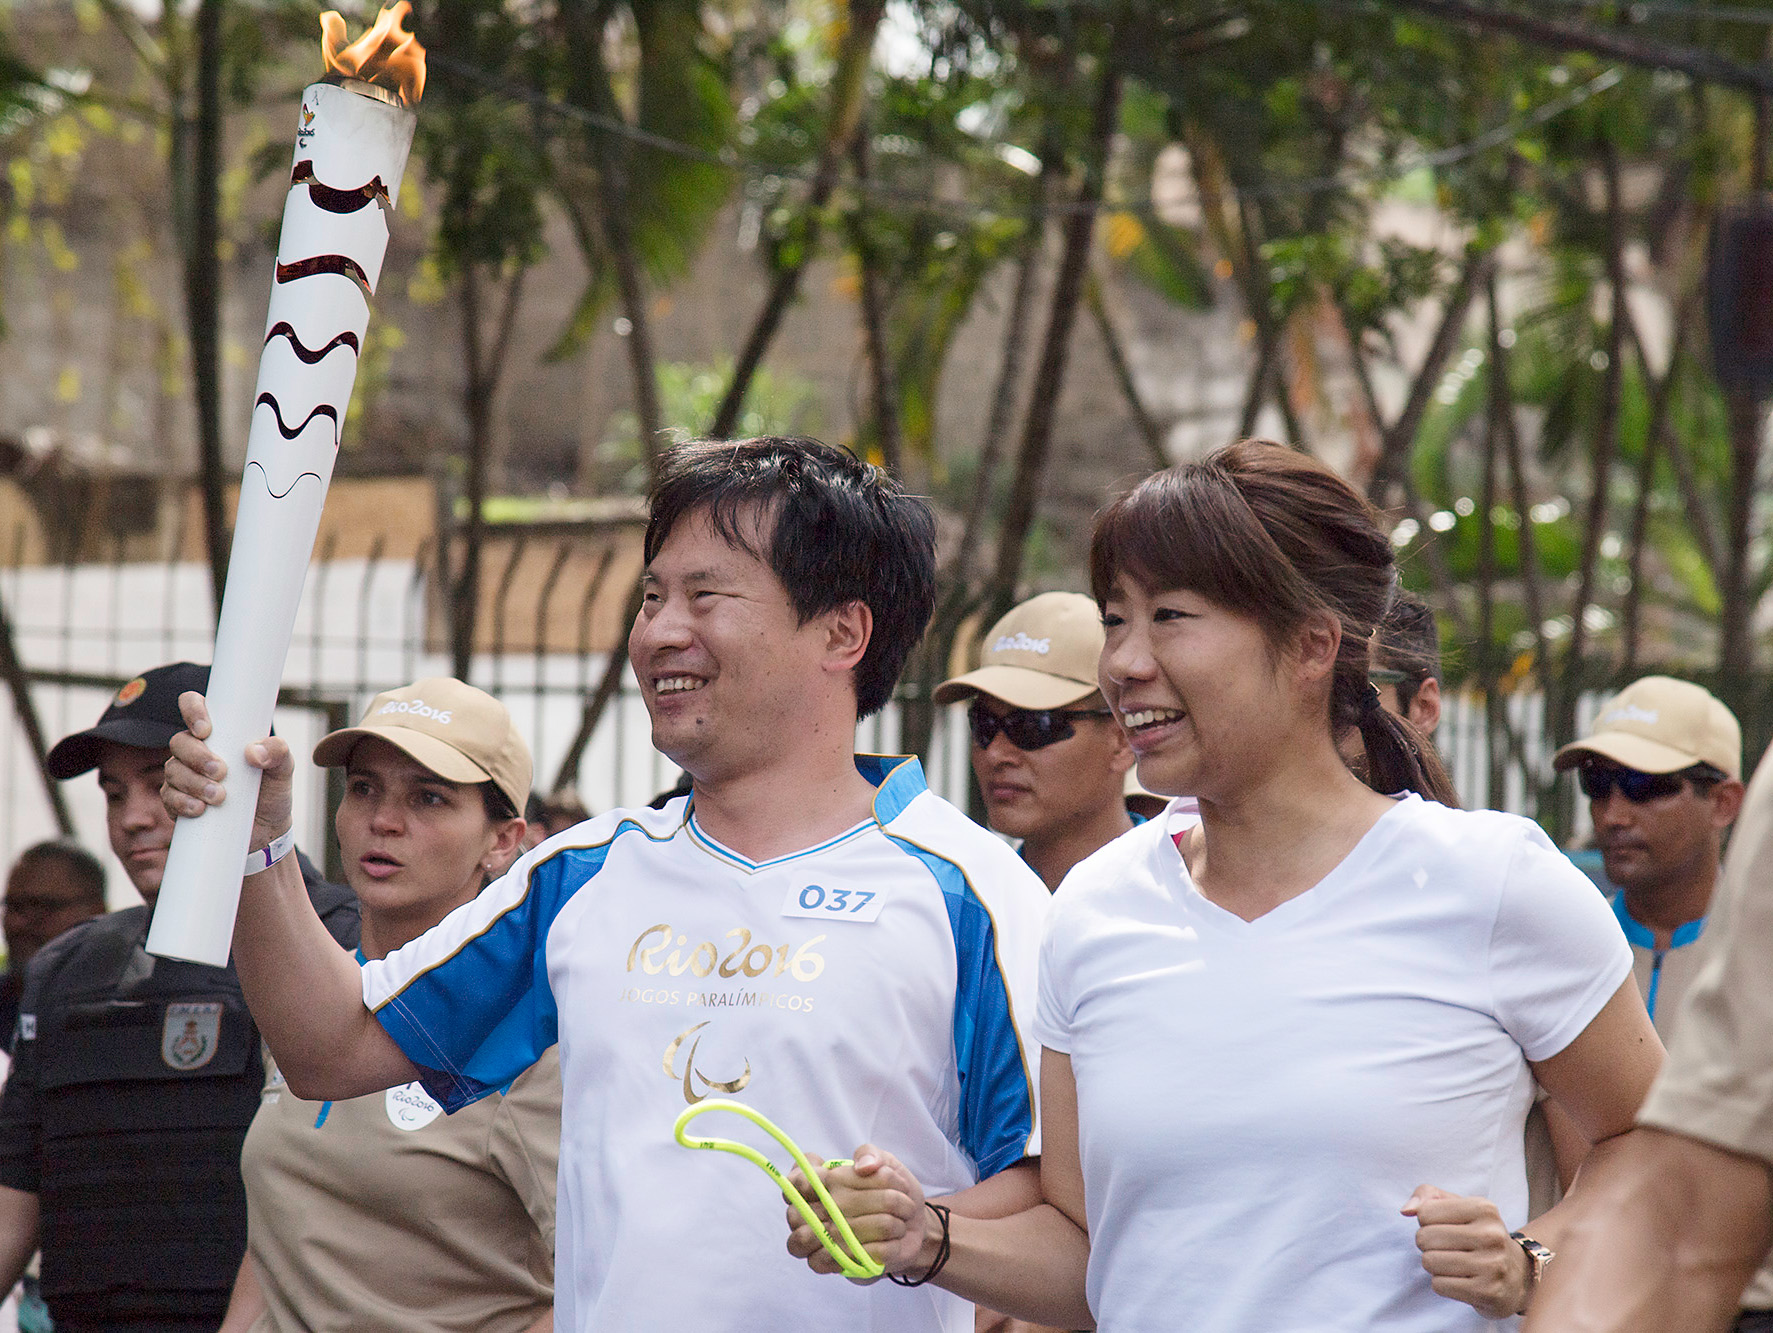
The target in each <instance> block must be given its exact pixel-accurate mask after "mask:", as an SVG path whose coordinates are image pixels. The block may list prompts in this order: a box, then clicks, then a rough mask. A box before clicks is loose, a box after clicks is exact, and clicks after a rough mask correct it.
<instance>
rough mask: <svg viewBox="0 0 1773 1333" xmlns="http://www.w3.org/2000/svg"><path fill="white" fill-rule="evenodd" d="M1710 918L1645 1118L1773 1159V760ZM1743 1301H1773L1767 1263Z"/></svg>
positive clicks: (1760, 776)
mask: <svg viewBox="0 0 1773 1333" xmlns="http://www.w3.org/2000/svg"><path fill="white" fill-rule="evenodd" d="M1707 920H1708V923H1709V924H1708V926H1707V929H1706V935H1705V946H1704V949H1703V951H1702V953H1701V955H1700V958H1699V962H1700V967H1699V971H1698V974H1697V975H1696V976H1695V977H1694V978H1693V981H1692V984H1691V986H1690V987H1689V988H1688V991H1687V994H1686V997H1685V1000H1684V1002H1683V1003H1682V1004H1681V1005H1680V1006H1679V1009H1678V1015H1679V1036H1678V1038H1677V1039H1676V1040H1675V1041H1674V1042H1673V1044H1672V1045H1670V1046H1669V1052H1668V1062H1667V1063H1666V1064H1665V1065H1664V1066H1663V1068H1662V1074H1661V1076H1660V1077H1659V1078H1658V1079H1657V1080H1656V1084H1655V1086H1654V1087H1653V1088H1651V1089H1650V1095H1649V1097H1648V1098H1646V1099H1645V1101H1644V1105H1643V1109H1642V1110H1641V1111H1639V1113H1638V1123H1640V1124H1644V1125H1652V1126H1655V1127H1656V1128H1657V1129H1665V1130H1669V1131H1671V1132H1673V1133H1676V1134H1685V1135H1687V1136H1688V1137H1689V1138H1695V1139H1701V1140H1703V1141H1705V1142H1707V1143H1714V1144H1717V1145H1718V1146H1719V1147H1721V1148H1727V1149H1729V1150H1730V1151H1732V1152H1738V1153H1744V1154H1746V1155H1748V1156H1750V1157H1759V1158H1761V1159H1762V1160H1763V1161H1766V1162H1769V1163H1773V964H1770V963H1769V958H1770V957H1773V951H1770V949H1773V763H1764V764H1762V765H1761V766H1760V768H1759V770H1758V771H1757V772H1756V773H1755V776H1754V780H1753V781H1752V782H1751V783H1750V784H1749V788H1748V798H1747V800H1746V801H1745V802H1744V804H1743V808H1742V815H1741V817H1740V818H1739V819H1738V820H1737V821H1736V830H1735V832H1734V833H1733V834H1732V835H1731V839H1730V854H1729V856H1728V857H1726V858H1725V861H1724V877H1723V880H1722V882H1721V884H1720V885H1719V888H1718V894H1717V897H1716V898H1714V899H1713V901H1712V910H1711V914H1710V916H1709V917H1708V918H1707ZM1671 998H1672V997H1671ZM1664 1003H1667V1001H1663V1000H1659V1001H1658V1007H1660V1006H1661V1005H1662V1004H1664ZM1660 1026H1661V1024H1660V1023H1658V1027H1660ZM1743 1299H1744V1304H1745V1305H1747V1306H1749V1307H1750V1308H1752V1309H1764V1308H1773V1283H1770V1282H1769V1274H1768V1272H1767V1270H1766V1269H1763V1270H1762V1271H1761V1272H1760V1273H1757V1274H1756V1275H1755V1280H1754V1281H1753V1282H1752V1283H1751V1284H1750V1286H1749V1289H1748V1292H1747V1293H1746V1294H1745V1296H1744V1298H1743Z"/></svg>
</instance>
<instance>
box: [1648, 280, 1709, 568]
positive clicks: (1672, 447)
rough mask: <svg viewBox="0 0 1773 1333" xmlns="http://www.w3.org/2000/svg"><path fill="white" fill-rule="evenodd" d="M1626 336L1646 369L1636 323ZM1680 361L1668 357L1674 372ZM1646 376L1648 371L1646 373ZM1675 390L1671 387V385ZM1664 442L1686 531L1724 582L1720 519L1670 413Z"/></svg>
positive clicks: (1680, 321) (1687, 316) (1681, 323)
mask: <svg viewBox="0 0 1773 1333" xmlns="http://www.w3.org/2000/svg"><path fill="white" fill-rule="evenodd" d="M1675 318H1676V321H1677V327H1685V326H1686V325H1687V324H1688V323H1689V322H1690V321H1691V318H1692V316H1691V313H1690V312H1689V311H1687V310H1685V309H1683V310H1680V311H1678V312H1677V313H1676V316H1675ZM1625 331H1626V334H1627V336H1629V337H1630V338H1631V341H1632V345H1633V347H1634V348H1636V350H1637V357H1638V364H1639V365H1641V366H1647V365H1648V361H1647V359H1646V355H1645V352H1644V342H1643V338H1642V336H1641V335H1640V334H1639V332H1638V329H1637V323H1636V321H1635V320H1634V321H1631V322H1628V323H1627V324H1626V329H1625ZM1677 362H1678V359H1677V358H1675V357H1672V356H1671V357H1670V358H1669V367H1670V369H1673V368H1674V366H1675V365H1676V364H1677ZM1645 374H1646V376H1647V375H1648V374H1649V371H1648V370H1647V369H1646V370H1645ZM1671 391H1672V386H1671ZM1661 431H1662V437H1663V438H1662V440H1661V443H1660V445H1659V447H1658V449H1659V452H1660V453H1661V454H1662V456H1663V457H1664V458H1666V459H1667V460H1668V462H1669V467H1670V470H1671V471H1672V472H1673V473H1674V477H1675V486H1676V488H1677V489H1678V490H1679V491H1680V493H1681V506H1682V508H1684V509H1685V510H1686V514H1687V531H1688V534H1689V535H1690V536H1691V537H1692V538H1693V544H1694V545H1695V546H1697V547H1698V548H1699V554H1700V556H1701V558H1703V559H1704V561H1705V567H1706V569H1707V570H1709V571H1710V573H1711V577H1712V580H1713V582H1714V583H1720V584H1721V583H1722V581H1723V568H1724V560H1723V557H1722V556H1721V555H1719V554H1718V546H1719V537H1718V527H1719V524H1718V516H1717V514H1716V513H1715V512H1714V511H1713V509H1712V506H1711V503H1710V497H1708V496H1707V495H1706V493H1705V490H1704V488H1703V487H1702V486H1701V485H1700V484H1699V477H1698V475H1697V474H1696V473H1695V472H1694V470H1693V459H1692V456H1691V454H1690V453H1689V451H1688V448H1687V444H1686V441H1684V440H1682V439H1681V438H1680V437H1679V436H1677V435H1676V434H1675V433H1674V431H1673V429H1672V428H1671V427H1670V425H1669V414H1668V413H1667V412H1664V413H1663V414H1662V417H1661Z"/></svg>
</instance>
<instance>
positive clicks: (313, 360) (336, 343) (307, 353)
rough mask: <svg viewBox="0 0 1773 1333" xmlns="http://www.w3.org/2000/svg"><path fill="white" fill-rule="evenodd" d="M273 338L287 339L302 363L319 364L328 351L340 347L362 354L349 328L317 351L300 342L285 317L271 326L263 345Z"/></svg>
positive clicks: (268, 344) (267, 344) (299, 336)
mask: <svg viewBox="0 0 1773 1333" xmlns="http://www.w3.org/2000/svg"><path fill="white" fill-rule="evenodd" d="M273 338H287V339H289V345H290V348H291V349H292V350H293V351H294V352H295V354H296V356H298V357H299V358H301V361H302V364H303V365H308V366H317V365H319V364H320V363H321V362H322V361H324V360H326V357H327V354H328V353H329V352H333V351H336V350H337V349H338V348H340V347H349V348H350V349H351V350H352V352H354V353H357V354H358V355H361V354H362V352H361V349H360V348H359V347H358V345H357V335H356V334H355V333H352V332H351V330H349V329H346V330H345V331H344V332H343V333H341V334H339V336H338V337H336V338H334V339H333V340H332V341H331V342H329V343H327V344H326V346H324V347H322V348H321V349H320V350H319V351H318V352H316V351H314V350H313V349H312V348H310V347H308V346H307V345H305V344H304V343H303V342H302V339H301V335H300V334H298V333H297V332H296V331H295V329H294V327H293V326H291V324H290V322H289V321H288V320H286V319H280V320H278V321H277V322H276V323H275V324H273V325H272V326H271V331H270V332H269V333H267V334H266V335H265V345H266V346H267V347H269V346H270V345H271V340H272V339H273Z"/></svg>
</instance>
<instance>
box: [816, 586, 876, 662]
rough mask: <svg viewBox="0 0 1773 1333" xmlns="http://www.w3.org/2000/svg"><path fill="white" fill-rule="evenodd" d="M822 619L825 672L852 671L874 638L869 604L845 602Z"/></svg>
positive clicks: (872, 616)
mask: <svg viewBox="0 0 1773 1333" xmlns="http://www.w3.org/2000/svg"><path fill="white" fill-rule="evenodd" d="M821 619H822V620H823V621H824V622H825V669H826V670H827V671H854V670H855V669H856V667H857V666H859V665H860V664H861V661H862V657H863V654H865V653H866V652H867V651H868V641H869V640H870V639H871V638H873V637H874V613H873V612H872V611H870V610H869V609H868V603H866V602H862V601H855V602H845V603H844V604H843V605H842V606H840V607H837V608H836V609H834V610H831V611H827V612H826V613H825V614H824V615H823V616H822V617H821Z"/></svg>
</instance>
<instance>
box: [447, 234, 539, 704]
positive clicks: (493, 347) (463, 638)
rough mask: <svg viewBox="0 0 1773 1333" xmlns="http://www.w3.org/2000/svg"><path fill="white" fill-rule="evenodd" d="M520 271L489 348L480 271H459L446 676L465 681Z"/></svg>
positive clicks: (510, 281) (509, 285) (505, 296)
mask: <svg viewBox="0 0 1773 1333" xmlns="http://www.w3.org/2000/svg"><path fill="white" fill-rule="evenodd" d="M525 272H526V270H525V269H523V268H521V267H518V268H515V269H513V271H512V273H511V274H510V276H509V277H508V278H506V279H505V287H504V291H503V293H502V300H501V303H500V309H499V314H498V319H497V322H496V324H495V325H494V330H493V337H492V341H491V344H490V345H488V341H487V337H486V330H485V329H484V328H483V327H482V324H481V319H482V314H483V311H482V299H483V296H484V291H483V288H482V282H483V276H482V269H481V266H480V265H478V264H468V265H466V266H465V267H464V268H463V270H462V282H461V296H460V300H461V307H462V352H463V360H464V362H465V363H466V366H467V375H466V382H465V384H464V385H463V388H462V411H463V415H465V416H466V417H467V419H468V457H467V464H468V466H467V476H466V490H467V503H468V517H467V526H466V528H465V530H464V532H463V538H462V572H461V576H460V577H459V578H458V580H457V581H456V585H455V587H454V589H453V590H452V592H451V597H450V625H451V633H450V657H451V661H452V671H453V674H454V675H455V678H456V679H457V680H460V681H467V680H468V679H469V677H468V672H469V669H470V667H471V665H472V663H473V659H474V639H475V633H476V628H477V622H478V621H479V617H480V557H481V554H482V550H483V548H484V546H485V545H486V488H487V476H488V474H489V473H490V471H491V467H490V464H491V460H492V449H493V443H494V436H495V435H496V425H495V408H496V405H497V402H498V392H499V384H500V381H501V380H502V379H503V378H504V373H505V365H506V362H507V359H508V355H509V352H510V349H511V336H512V331H513V330H514V329H515V328H516V326H517V307H518V305H519V304H520V303H521V301H522V299H523V277H524V273H525Z"/></svg>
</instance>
